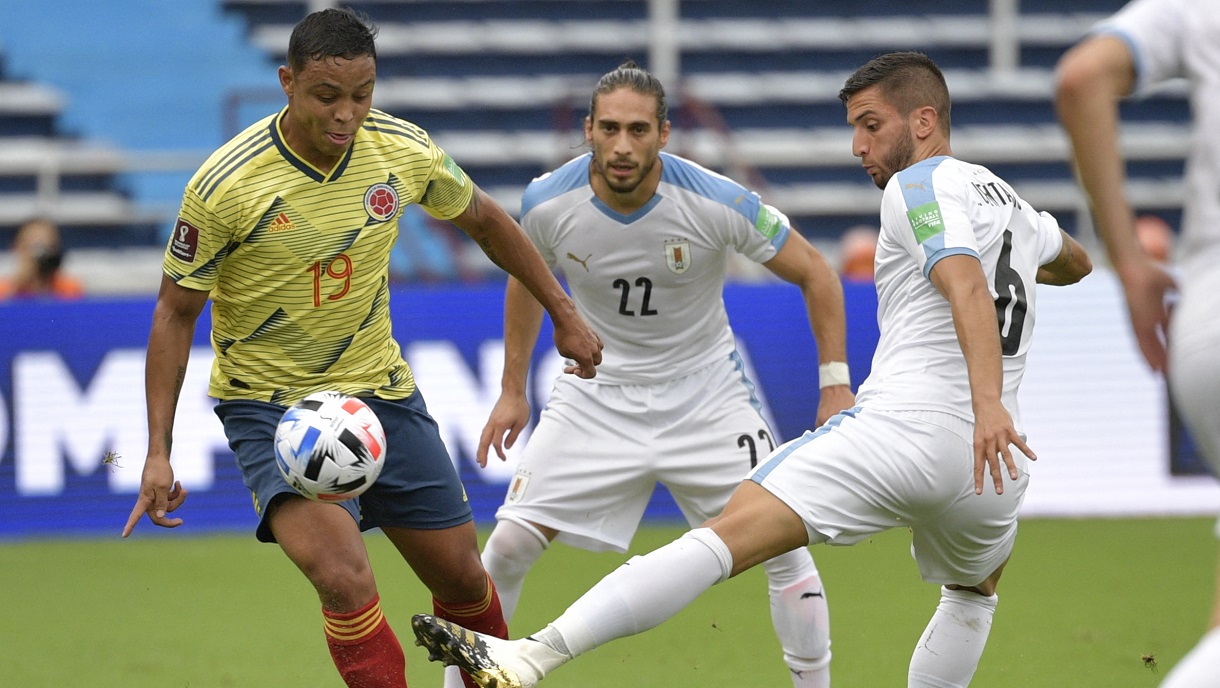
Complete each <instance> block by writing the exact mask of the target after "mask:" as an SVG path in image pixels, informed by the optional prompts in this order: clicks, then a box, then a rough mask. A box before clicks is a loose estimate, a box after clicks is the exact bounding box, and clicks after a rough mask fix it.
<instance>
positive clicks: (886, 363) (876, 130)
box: [412, 53, 1092, 688]
mask: <svg viewBox="0 0 1220 688" xmlns="http://www.w3.org/2000/svg"><path fill="white" fill-rule="evenodd" d="M839 96H840V98H841V99H842V100H843V102H844V104H845V105H846V106H847V119H848V122H849V123H850V124H851V125H852V127H853V130H854V136H853V139H852V147H853V152H854V153H855V154H856V155H857V156H858V157H860V158H861V160H862V163H863V165H864V169H865V171H867V172H868V174H869V176H871V177H872V178H873V181H874V182H875V183H876V184H877V186H878V187H880V188H883V189H884V190H885V193H884V200H883V208H882V215H881V233H880V240H879V244H878V250H877V266H876V267H877V270H876V278H877V292H878V296H879V301H878V308H879V310H880V312H879V315H878V317H879V320H880V326H881V341H880V343H879V345H878V349H877V352H876V355H875V357H874V361H873V369H872V372H871V373H870V375H869V378H868V380H866V381H865V383H864V384H863V385H862V386H861V390H860V394H859V397H858V399H857V405H856V407H855V408H853V409H850V410H848V411H845V412H843V413H840V414H838V415H837V416H835V417H834V418H832V419H831V420H830V421H829V422H827V423H826V424H825V425H823V426H822V427H820V428H818V429H817V430H815V431H813V432H809V433H806V434H805V435H804V436H803V437H801V438H799V439H797V440H794V441H792V442H789V443H787V444H785V445H782V446H781V447H779V448H778V449H776V451H775V452H773V453H772V454H771V455H770V456H769V457H768V458H767V459H765V460H764V461H763V462H762V463H761V464H760V465H759V466H758V467H757V468H756V469H755V470H754V471H753V472H752V473H751V475H750V477H749V479H747V480H745V481H744V482H742V483H741V485H740V486H739V487H738V488H737V490H736V491H735V492H734V493H733V496H732V498H731V499H730V500H729V503H728V505H727V506H726V507H725V509H724V512H723V514H722V515H721V516H720V517H718V518H714V519H711V520H710V521H709V522H708V523H707V524H705V526H704V527H701V528H696V529H694V530H692V531H690V532H688V533H687V534H686V535H684V536H683V537H681V538H679V539H678V540H676V541H674V542H673V543H671V544H669V545H666V546H665V547H662V548H660V549H658V550H656V551H654V552H652V553H650V554H648V555H646V556H643V557H637V558H634V559H632V560H631V561H630V562H628V564H627V565H624V566H622V567H620V568H618V569H617V570H615V571H614V572H612V573H611V574H610V575H609V576H607V577H606V578H604V579H603V580H602V581H601V582H600V583H598V584H597V585H596V586H595V587H594V588H593V589H592V590H590V591H589V592H588V593H586V594H585V595H584V596H583V597H581V598H580V599H579V600H577V601H576V602H575V603H574V604H573V605H572V606H571V607H569V608H568V610H567V611H566V612H565V613H564V614H563V615H562V616H560V617H559V618H558V619H556V620H555V621H554V622H553V623H552V624H550V625H549V626H547V627H546V628H545V629H543V630H542V631H540V632H538V633H536V634H534V635H533V636H530V637H529V638H527V639H525V640H517V641H503V640H498V639H495V638H489V637H486V636H483V635H477V634H470V633H469V632H466V631H465V630H464V629H461V628H460V627H455V626H453V625H452V624H449V623H448V622H445V621H442V620H438V619H436V618H434V617H432V616H427V615H418V616H416V617H415V618H414V619H413V621H412V623H413V626H414V628H415V634H416V638H417V639H418V640H419V641H420V642H421V643H423V644H424V645H426V646H428V647H429V649H430V650H431V651H432V652H433V654H434V655H437V656H440V657H443V658H445V659H447V660H449V661H456V662H458V663H459V665H461V666H462V667H463V668H464V669H466V670H467V671H469V672H470V673H471V675H472V676H474V677H475V680H476V681H479V682H480V684H481V685H496V686H499V687H500V688H508V687H514V686H533V685H535V684H536V683H537V682H538V681H539V680H540V679H541V678H542V676H544V675H545V674H546V673H548V672H549V671H551V670H553V669H555V668H556V667H558V666H560V665H562V664H563V663H565V662H567V661H568V660H570V659H571V658H573V657H575V656H577V655H579V654H581V653H583V652H587V651H589V650H590V649H592V648H594V647H597V646H598V645H601V644H603V643H605V642H608V641H610V640H612V639H614V638H618V637H622V636H625V635H630V634H633V633H638V632H640V631H642V630H646V629H648V628H651V627H653V626H655V625H657V624H659V623H661V622H662V621H664V620H665V619H667V618H669V617H670V616H672V615H674V614H675V613H677V612H678V611H679V610H680V609H682V608H683V607H685V606H686V605H687V604H689V603H690V602H691V601H692V600H694V599H695V597H697V596H698V595H699V594H701V593H702V592H703V591H704V590H706V589H708V588H709V587H711V586H712V585H714V584H716V583H718V582H720V581H723V580H725V579H727V578H729V577H731V576H733V575H736V574H738V573H740V572H742V571H744V570H746V569H749V568H751V567H753V566H755V565H756V564H758V563H760V562H762V561H765V560H766V559H768V558H770V557H772V556H775V555H776V554H778V553H781V552H786V551H789V550H791V549H793V548H798V547H804V546H805V545H807V544H809V543H825V542H829V543H831V544H844V545H846V544H852V543H855V542H858V541H860V540H861V539H864V538H866V537H868V536H869V535H871V534H874V533H877V532H880V531H882V530H886V529H889V528H894V527H907V528H910V530H911V532H912V552H913V554H914V556H915V559H916V561H917V562H918V565H919V569H920V573H921V575H922V576H923V578H924V579H925V580H927V581H930V582H934V583H939V584H941V585H942V586H943V587H942V592H941V599H940V604H939V605H938V607H937V609H936V612H935V613H934V615H933V617H932V620H931V621H930V622H929V624H928V626H927V630H925V631H924V634H923V637H921V638H920V640H919V643H918V644H917V646H916V649H915V652H914V654H913V656H912V658H911V666H910V670H909V673H908V685H909V686H921V687H924V686H926V687H936V688H949V687H952V686H966V685H968V684H969V682H970V679H971V677H972V676H973V675H974V670H975V668H976V667H977V665H978V661H979V657H980V656H981V653H982V650H983V646H984V645H985V644H986V641H987V635H988V633H989V631H990V628H991V619H992V615H993V612H994V610H995V606H996V601H997V598H996V595H995V591H996V585H997V582H998V580H999V578H1000V574H1001V572H1002V571H1003V568H1004V564H1005V563H1006V562H1007V559H1008V556H1009V554H1010V552H1011V550H1012V544H1013V538H1014V536H1015V533H1016V516H1017V510H1018V508H1019V506H1020V502H1021V497H1022V495H1023V493H1024V490H1025V486H1026V484H1027V482H1028V476H1027V474H1026V472H1025V470H1024V468H1025V462H1026V457H1028V458H1029V459H1032V458H1034V456H1033V453H1032V452H1031V450H1030V449H1029V447H1028V446H1027V445H1026V444H1025V441H1024V440H1023V438H1022V437H1021V434H1020V432H1019V431H1018V425H1017V422H1019V415H1018V414H1017V409H1016V404H1015V400H1016V396H1015V395H1016V388H1017V385H1018V384H1019V382H1020V377H1021V373H1022V369H1023V363H1024V358H1025V354H1026V351H1027V349H1028V347H1029V340H1030V335H1031V334H1032V330H1033V325H1034V306H1035V299H1034V297H1035V284H1034V283H1035V281H1036V282H1041V283H1049V284H1069V283H1072V282H1075V281H1078V280H1079V279H1081V278H1082V277H1084V276H1085V275H1086V274H1087V273H1088V272H1089V271H1090V270H1091V269H1092V266H1091V264H1090V263H1089V259H1088V256H1087V255H1086V254H1085V252H1084V250H1083V249H1082V248H1081V247H1080V245H1079V244H1078V243H1076V241H1074V240H1073V239H1072V238H1071V237H1069V236H1067V234H1066V233H1064V232H1063V231H1062V230H1061V229H1059V227H1058V225H1057V223H1056V222H1055V221H1054V219H1053V218H1051V217H1050V216H1048V215H1043V214H1039V213H1037V212H1035V211H1034V210H1033V209H1032V208H1030V207H1029V205H1028V204H1027V203H1026V202H1025V201H1023V200H1022V199H1020V198H1019V197H1018V196H1017V195H1016V194H1015V193H1014V192H1013V191H1012V189H1011V187H1009V186H1008V185H1007V184H1005V183H1004V182H1003V181H1002V180H1000V179H998V178H997V177H996V176H995V175H993V174H991V173H990V172H989V171H988V170H987V169H985V168H983V167H979V166H977V165H970V164H967V163H964V162H961V161H959V160H956V159H954V158H952V157H950V156H951V155H952V152H951V150H950V146H949V107H950V103H949V93H948V89H947V88H946V86H945V81H944V77H943V76H942V75H941V72H940V70H939V69H938V68H937V67H936V65H935V64H934V63H933V62H932V61H931V60H929V59H928V58H927V57H926V56H924V55H922V54H919V53H891V54H888V55H883V56H880V57H878V58H875V59H874V60H872V61H870V62H869V63H868V64H866V65H864V66H863V67H861V68H860V69H858V70H857V71H856V72H855V73H854V74H853V75H852V76H851V77H850V78H849V79H848V80H847V83H846V85H845V86H844V88H843V90H842V91H841V92H840V94H839ZM1014 447H1015V449H1014ZM986 482H991V486H985V483H986Z"/></svg>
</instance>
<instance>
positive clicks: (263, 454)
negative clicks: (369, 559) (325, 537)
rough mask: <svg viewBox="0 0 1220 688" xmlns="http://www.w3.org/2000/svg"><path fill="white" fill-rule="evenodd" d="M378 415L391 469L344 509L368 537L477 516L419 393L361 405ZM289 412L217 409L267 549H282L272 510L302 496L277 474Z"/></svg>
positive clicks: (241, 403) (258, 405)
mask: <svg viewBox="0 0 1220 688" xmlns="http://www.w3.org/2000/svg"><path fill="white" fill-rule="evenodd" d="M361 400H362V401H364V402H365V403H367V404H368V405H369V407H370V408H372V409H373V412H374V413H376V414H377V418H378V419H379V420H380V421H381V425H382V427H383V428H384V429H385V434H386V456H385V466H384V467H383V468H382V469H381V475H380V476H379V477H378V478H377V482H376V483H374V484H373V486H372V487H370V488H369V489H368V490H367V491H365V493H364V494H362V495H360V496H359V497H356V498H354V499H349V500H346V501H343V502H337V504H338V505H339V506H341V507H343V508H345V509H347V511H348V513H350V514H351V515H352V518H354V519H356V521H357V522H358V523H359V524H360V529H361V530H369V529H371V528H379V527H382V526H396V527H402V528H421V529H430V530H431V529H439V528H450V527H453V526H457V525H461V524H463V523H466V522H468V521H470V520H471V519H472V518H473V514H472V513H471V511H470V503H469V502H468V501H467V499H466V490H465V489H464V488H463V487H462V483H461V481H460V480H459V479H458V475H457V470H456V469H455V468H454V466H453V461H452V459H450V458H449V451H448V450H447V449H446V448H445V444H444V442H442V441H441V436H440V431H439V430H438V429H437V427H436V421H435V420H433V419H432V416H431V415H429V414H428V408H427V407H426V406H425V405H424V399H423V396H422V395H421V394H420V393H419V390H416V391H415V392H414V393H413V394H412V395H411V396H409V397H407V398H406V399H400V400H397V401H389V400H386V399H380V398H377V397H361ZM285 410H286V409H285V407H283V406H278V405H276V404H271V403H267V402H264V401H253V400H249V399H232V400H228V401H221V402H220V403H219V404H217V405H216V415H217V416H220V421H221V423H223V424H224V429H225V436H226V437H228V439H229V447H230V448H231V449H232V450H233V452H234V453H235V454H236V455H237V467H238V468H240V469H241V475H242V481H243V482H244V483H245V484H246V488H247V489H249V490H250V492H252V493H253V495H254V510H255V511H256V512H257V513H258V516H259V522H258V530H257V531H255V534H256V535H257V537H258V539H259V540H260V541H261V542H275V538H274V537H273V536H272V535H271V529H270V527H268V525H267V520H266V515H267V507H268V506H270V505H271V504H272V502H273V501H274V500H275V499H276V498H277V497H279V496H280V495H284V494H297V492H296V490H294V489H292V486H291V485H289V484H288V483H287V482H286V481H285V480H284V477H283V476H282V475H280V471H279V469H278V468H276V466H275V448H274V443H275V429H276V426H278V425H279V422H280V417H281V416H283V415H284V411H285Z"/></svg>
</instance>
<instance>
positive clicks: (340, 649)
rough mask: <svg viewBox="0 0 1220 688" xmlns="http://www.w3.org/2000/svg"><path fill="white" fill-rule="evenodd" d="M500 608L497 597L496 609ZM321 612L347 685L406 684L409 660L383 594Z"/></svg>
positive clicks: (398, 687) (380, 687) (384, 687)
mask: <svg viewBox="0 0 1220 688" xmlns="http://www.w3.org/2000/svg"><path fill="white" fill-rule="evenodd" d="M499 609H500V605H499V602H498V601H497V602H496V610H497V612H498V611H499ZM437 615H438V616H440V614H439V613H438V614H437ZM322 616H323V625H324V626H325V630H326V645H327V646H328V647H329V648H330V656H331V658H332V659H334V661H335V668H336V669H338V670H339V675H340V676H342V677H343V682H344V683H346V684H347V685H348V688H406V686H407V662H406V659H405V658H404V657H403V654H402V646H401V645H399V644H398V638H397V637H396V636H395V635H394V631H393V630H391V629H390V625H389V624H388V623H386V620H385V617H384V616H383V615H382V614H381V596H380V595H379V596H377V597H374V598H373V600H372V601H371V602H369V603H368V604H366V605H364V606H363V607H361V608H360V609H357V610H356V611H354V612H348V613H346V614H337V613H335V612H331V611H327V610H326V609H323V610H322ZM501 623H503V622H501Z"/></svg>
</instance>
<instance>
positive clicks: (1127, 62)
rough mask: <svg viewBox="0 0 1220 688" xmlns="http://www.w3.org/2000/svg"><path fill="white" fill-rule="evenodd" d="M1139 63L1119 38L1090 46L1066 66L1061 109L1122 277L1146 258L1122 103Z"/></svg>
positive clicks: (1059, 82) (1058, 97)
mask: <svg viewBox="0 0 1220 688" xmlns="http://www.w3.org/2000/svg"><path fill="white" fill-rule="evenodd" d="M1134 80H1135V71H1134V63H1133V62H1132V58H1131V55H1130V53H1129V52H1128V49H1127V47H1126V45H1125V44H1124V43H1123V42H1122V41H1121V40H1120V39H1118V38H1116V37H1113V36H1100V37H1097V38H1092V39H1089V40H1086V41H1085V42H1083V43H1081V44H1079V45H1077V46H1076V47H1074V48H1072V49H1071V50H1070V51H1068V53H1066V54H1065V55H1064V57H1063V59H1062V60H1061V61H1060V63H1059V66H1058V70H1057V73H1056V89H1055V109H1056V112H1057V114H1058V116H1059V120H1060V122H1061V123H1062V124H1063V128H1064V131H1065V132H1066V133H1067V135H1068V140H1069V142H1070V143H1071V146H1072V153H1073V157H1074V161H1075V164H1076V174H1077V176H1078V177H1079V179H1080V184H1081V186H1082V187H1083V188H1084V191H1085V194H1086V195H1087V196H1088V199H1089V204H1090V206H1091V207H1092V210H1093V215H1094V219H1095V221H1096V224H1097V232H1098V234H1099V235H1100V236H1101V238H1102V240H1103V241H1104V242H1105V245H1106V250H1107V252H1108V254H1109V257H1110V263H1111V264H1112V265H1114V267H1115V269H1116V270H1118V271H1119V272H1120V273H1121V272H1122V270H1123V266H1124V265H1126V264H1127V263H1128V262H1129V261H1132V260H1139V259H1141V258H1142V250H1141V249H1140V246H1139V241H1138V239H1137V238H1136V235H1135V228H1134V221H1133V213H1132V211H1131V205H1130V203H1129V202H1128V200H1127V197H1126V194H1125V193H1124V189H1123V186H1124V183H1125V180H1126V171H1125V169H1124V165H1123V160H1122V155H1121V152H1120V149H1119V142H1118V129H1119V113H1118V103H1119V100H1120V99H1121V98H1122V97H1123V96H1125V95H1126V94H1128V93H1130V91H1131V89H1132V86H1133V85H1134Z"/></svg>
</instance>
